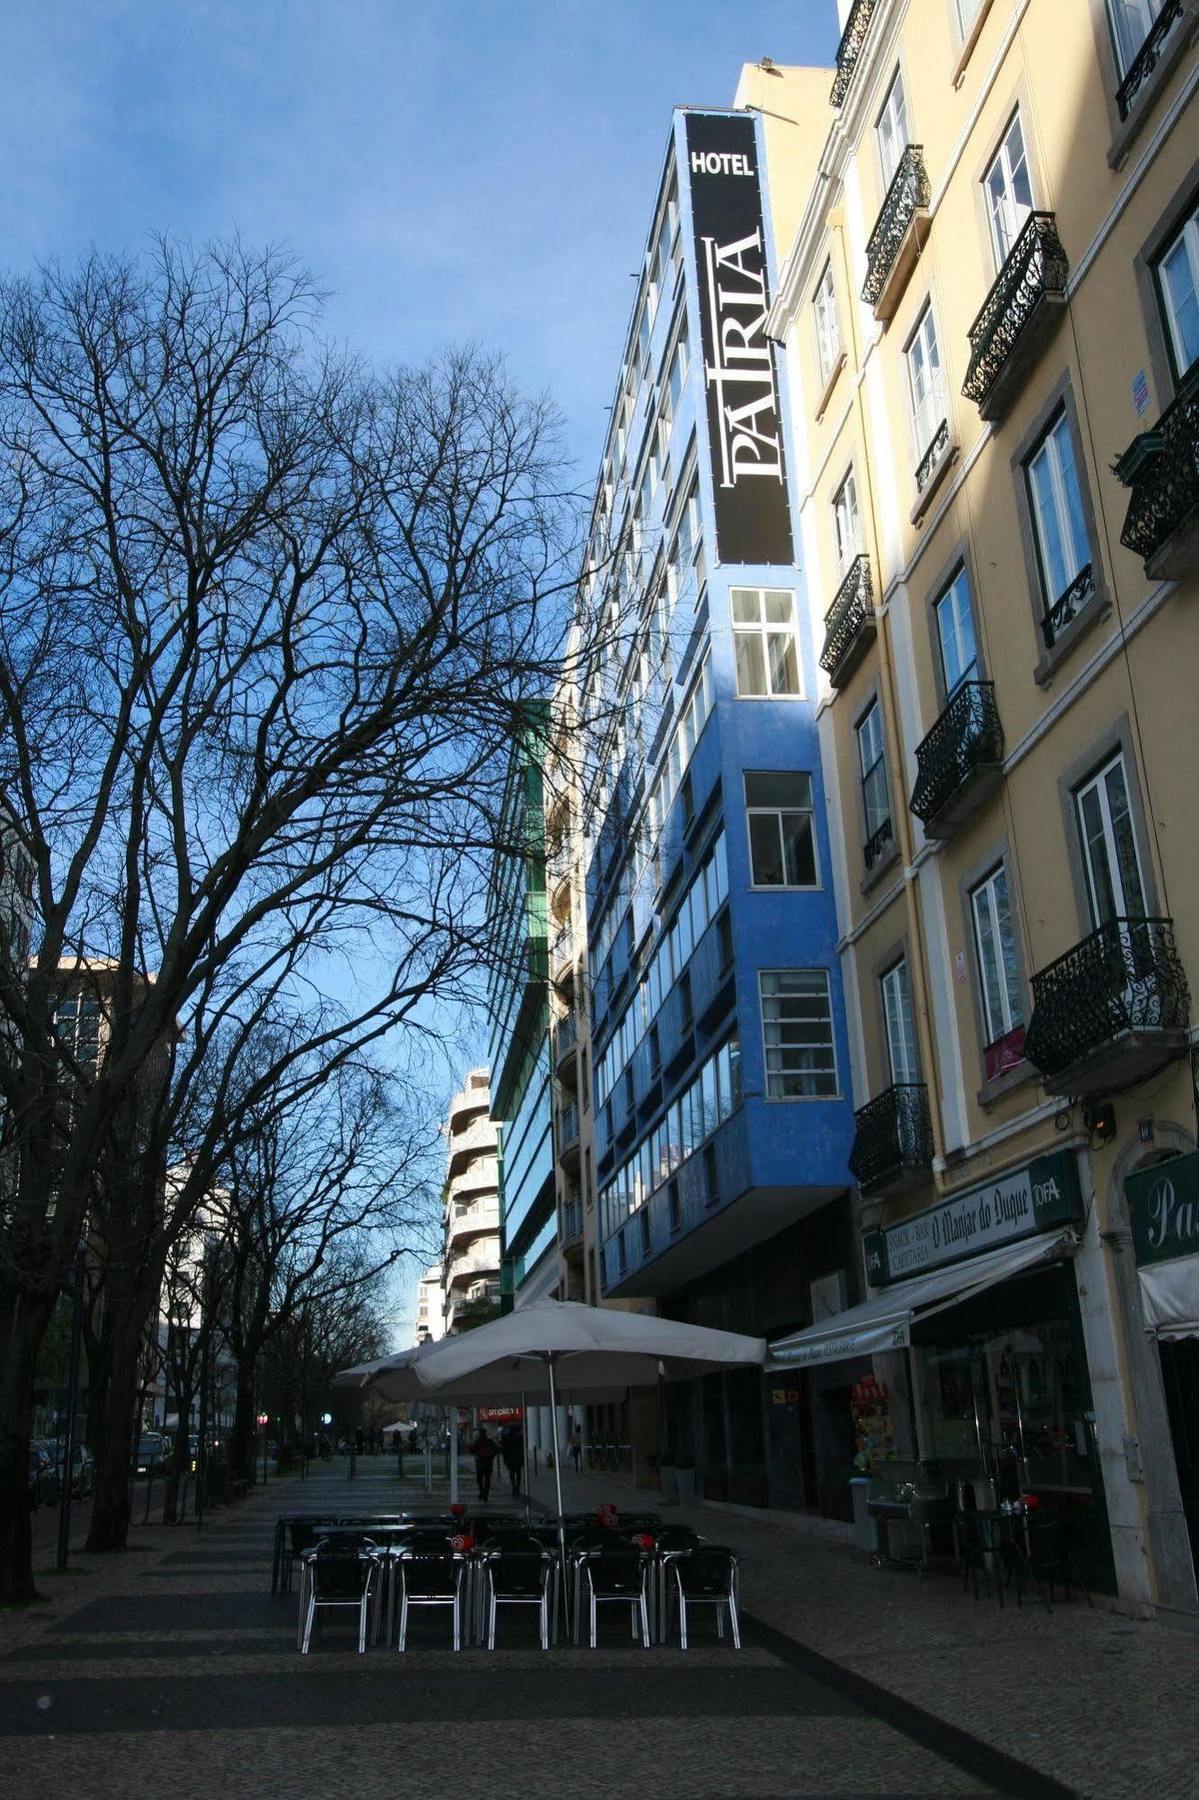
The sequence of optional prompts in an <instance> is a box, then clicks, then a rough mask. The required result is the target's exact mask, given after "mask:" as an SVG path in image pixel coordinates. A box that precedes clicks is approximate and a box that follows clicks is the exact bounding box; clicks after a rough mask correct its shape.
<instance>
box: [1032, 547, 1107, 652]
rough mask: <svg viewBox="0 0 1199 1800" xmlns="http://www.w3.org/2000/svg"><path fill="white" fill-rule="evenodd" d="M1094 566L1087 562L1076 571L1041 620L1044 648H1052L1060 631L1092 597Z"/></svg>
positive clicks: (1072, 620) (1070, 622)
mask: <svg viewBox="0 0 1199 1800" xmlns="http://www.w3.org/2000/svg"><path fill="white" fill-rule="evenodd" d="M1094 594H1095V567H1094V564H1093V563H1087V564H1086V566H1085V568H1082V569H1080V570H1079V571H1078V574H1077V575H1076V576H1075V577H1074V580H1073V581H1072V582H1071V583H1070V585H1069V587H1068V588H1066V589H1065V590H1064V592H1062V593H1061V594H1059V595H1058V597H1057V599H1056V600H1055V601H1054V603H1053V605H1052V606H1051V607H1050V608H1049V609H1048V611H1047V612H1046V614H1045V617H1044V618H1043V619H1042V620H1041V633H1042V635H1043V637H1044V639H1045V648H1046V650H1052V649H1053V646H1054V645H1055V644H1056V643H1057V640H1058V638H1059V637H1060V635H1061V633H1062V632H1063V631H1064V630H1065V629H1066V627H1067V625H1071V624H1073V622H1074V620H1075V619H1076V618H1077V617H1078V615H1079V613H1080V612H1082V610H1083V608H1084V607H1085V606H1087V605H1088V604H1089V603H1090V601H1091V600H1092V599H1093V598H1094Z"/></svg>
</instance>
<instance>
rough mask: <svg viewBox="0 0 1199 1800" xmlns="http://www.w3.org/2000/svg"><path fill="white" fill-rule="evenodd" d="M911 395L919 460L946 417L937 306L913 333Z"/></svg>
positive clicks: (927, 309)
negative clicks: (934, 311)
mask: <svg viewBox="0 0 1199 1800" xmlns="http://www.w3.org/2000/svg"><path fill="white" fill-rule="evenodd" d="M905 360H906V362H907V366H908V397H909V400H910V402H911V407H912V439H913V442H914V444H915V446H916V456H917V458H918V459H919V458H920V457H922V456H923V455H924V453H925V451H926V450H927V449H928V447H929V445H930V444H931V443H932V441H933V439H934V437H935V436H936V435H937V431H938V429H939V427H940V425H941V423H942V421H943V420H944V418H945V402H944V399H943V390H942V386H941V350H940V346H939V345H938V343H937V326H936V321H935V320H934V318H933V309H932V307H931V305H930V306H926V307H925V309H924V311H923V312H922V313H921V315H920V319H919V323H918V324H917V326H916V329H915V331H914V332H913V333H912V337H911V340H910V342H909V344H908V347H907V353H906V358H905Z"/></svg>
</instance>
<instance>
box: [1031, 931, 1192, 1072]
mask: <svg viewBox="0 0 1199 1800" xmlns="http://www.w3.org/2000/svg"><path fill="white" fill-rule="evenodd" d="M1189 1012H1190V993H1189V990H1188V988H1187V979H1186V974H1185V971H1184V970H1183V967H1182V963H1181V962H1180V961H1179V957H1178V951H1177V949H1176V948H1175V944H1174V921H1173V920H1172V919H1109V920H1108V921H1107V922H1106V924H1103V925H1101V926H1100V927H1099V929H1098V930H1097V931H1093V932H1092V933H1091V935H1090V937H1086V938H1084V939H1083V940H1082V942H1081V944H1075V946H1074V948H1073V949H1072V950H1067V952H1066V954H1065V955H1064V956H1059V957H1058V959H1057V961H1056V962H1052V963H1050V964H1049V965H1048V967H1047V968H1044V969H1041V970H1040V971H1039V972H1038V973H1037V974H1036V975H1034V976H1033V978H1032V1018H1031V1020H1030V1021H1029V1026H1028V1033H1027V1035H1026V1037H1025V1040H1024V1054H1025V1055H1026V1056H1027V1057H1028V1060H1029V1061H1030V1062H1031V1063H1032V1064H1033V1065H1034V1067H1035V1068H1037V1069H1039V1070H1040V1072H1041V1075H1042V1078H1043V1081H1044V1086H1045V1091H1046V1092H1047V1093H1050V1094H1063V1095H1070V1096H1072V1097H1073V1098H1078V1099H1081V1098H1086V1097H1087V1096H1093V1095H1096V1094H1110V1093H1114V1092H1116V1091H1117V1090H1119V1089H1121V1088H1127V1087H1133V1086H1135V1085H1136V1084H1137V1082H1140V1081H1146V1080H1147V1079H1148V1078H1149V1076H1151V1075H1155V1074H1156V1073H1157V1072H1158V1070H1159V1069H1162V1068H1164V1067H1165V1066H1166V1064H1167V1063H1170V1062H1173V1061H1174V1059H1175V1058H1176V1057H1179V1056H1183V1055H1185V1054H1186V1050H1187V1046H1188V1042H1189V1036H1188V1019H1189Z"/></svg>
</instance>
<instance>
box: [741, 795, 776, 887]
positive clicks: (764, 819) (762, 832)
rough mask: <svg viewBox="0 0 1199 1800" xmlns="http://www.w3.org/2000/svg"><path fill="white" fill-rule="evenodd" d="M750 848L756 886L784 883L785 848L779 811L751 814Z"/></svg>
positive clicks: (774, 885) (772, 885)
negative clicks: (783, 846)
mask: <svg viewBox="0 0 1199 1800" xmlns="http://www.w3.org/2000/svg"><path fill="white" fill-rule="evenodd" d="M749 849H750V858H751V863H752V879H753V883H754V886H755V887H781V886H782V885H783V848H782V842H781V839H780V836H779V815H778V813H751V814H750V815H749Z"/></svg>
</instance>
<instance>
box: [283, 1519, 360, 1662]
mask: <svg viewBox="0 0 1199 1800" xmlns="http://www.w3.org/2000/svg"><path fill="white" fill-rule="evenodd" d="M379 1568H380V1564H379V1558H378V1555H377V1554H376V1552H375V1550H374V1548H373V1547H369V1548H368V1547H365V1546H364V1547H363V1548H362V1549H360V1550H340V1549H332V1548H330V1547H329V1546H328V1545H327V1544H324V1543H318V1544H316V1545H315V1546H314V1547H313V1548H312V1549H311V1550H309V1551H307V1552H306V1553H305V1558H304V1569H305V1576H306V1580H305V1583H304V1590H303V1591H304V1592H306V1595H307V1605H306V1606H305V1605H303V1603H301V1614H300V1626H299V1648H300V1652H301V1654H302V1655H304V1656H307V1654H308V1648H309V1645H310V1644H311V1642H312V1628H313V1625H314V1624H315V1623H316V1622H317V1620H318V1618H319V1615H320V1614H321V1613H322V1612H329V1611H334V1610H336V1609H338V1608H341V1609H342V1610H345V1609H348V1608H355V1609H357V1613H358V1653H359V1655H362V1653H363V1651H365V1649H366V1621H367V1614H368V1612H369V1610H370V1603H371V1601H372V1599H374V1598H375V1596H376V1591H377V1586H378V1579H379Z"/></svg>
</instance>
